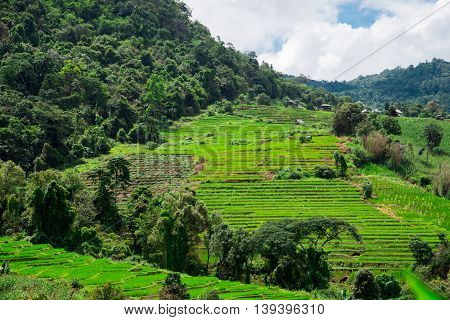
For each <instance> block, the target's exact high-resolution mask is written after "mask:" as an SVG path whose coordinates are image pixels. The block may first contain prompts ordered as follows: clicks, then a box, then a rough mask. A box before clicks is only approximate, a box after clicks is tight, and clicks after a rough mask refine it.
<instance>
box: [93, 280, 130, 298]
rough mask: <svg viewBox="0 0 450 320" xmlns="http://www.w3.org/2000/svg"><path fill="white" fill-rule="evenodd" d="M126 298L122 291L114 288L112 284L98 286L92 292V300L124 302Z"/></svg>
mask: <svg viewBox="0 0 450 320" xmlns="http://www.w3.org/2000/svg"><path fill="white" fill-rule="evenodd" d="M124 298H125V296H124V294H123V293H122V290H120V289H119V288H117V287H113V286H112V285H111V284H110V283H106V284H104V285H102V286H98V287H96V288H95V289H94V291H92V293H91V299H92V300H123V299H124Z"/></svg>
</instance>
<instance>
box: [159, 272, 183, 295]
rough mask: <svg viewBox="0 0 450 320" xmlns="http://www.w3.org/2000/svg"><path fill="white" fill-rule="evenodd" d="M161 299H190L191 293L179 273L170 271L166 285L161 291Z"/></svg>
mask: <svg viewBox="0 0 450 320" xmlns="http://www.w3.org/2000/svg"><path fill="white" fill-rule="evenodd" d="M159 298H160V299H161V300H189V299H190V295H189V293H188V292H187V287H186V285H185V284H184V283H183V282H181V277H180V274H179V273H170V274H168V275H167V278H166V280H165V281H164V285H163V286H162V288H161V290H160V291H159Z"/></svg>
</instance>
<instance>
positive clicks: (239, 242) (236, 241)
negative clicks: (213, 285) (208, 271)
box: [211, 223, 253, 281]
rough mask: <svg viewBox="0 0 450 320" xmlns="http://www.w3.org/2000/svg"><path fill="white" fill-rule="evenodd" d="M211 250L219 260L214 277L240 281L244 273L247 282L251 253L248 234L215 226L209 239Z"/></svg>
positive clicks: (222, 225) (224, 225) (227, 227)
mask: <svg viewBox="0 0 450 320" xmlns="http://www.w3.org/2000/svg"><path fill="white" fill-rule="evenodd" d="M211 248H212V252H213V254H214V255H216V256H217V257H218V258H219V261H218V263H217V270H216V276H217V277H218V278H219V279H223V280H242V276H243V275H244V273H246V274H247V280H248V281H249V279H248V278H249V266H248V263H249V259H250V257H251V256H252V253H253V247H252V243H251V241H250V235H249V234H248V232H246V231H245V230H242V229H238V230H233V229H230V227H229V226H228V225H226V224H223V223H222V224H221V225H219V226H217V227H216V228H215V230H214V234H213V236H212V239H211Z"/></svg>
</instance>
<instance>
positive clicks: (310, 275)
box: [252, 218, 361, 290]
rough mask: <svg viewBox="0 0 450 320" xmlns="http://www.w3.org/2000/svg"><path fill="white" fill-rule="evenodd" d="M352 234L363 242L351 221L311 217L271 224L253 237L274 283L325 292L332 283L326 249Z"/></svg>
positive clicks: (293, 288)
mask: <svg viewBox="0 0 450 320" xmlns="http://www.w3.org/2000/svg"><path fill="white" fill-rule="evenodd" d="M343 234H348V235H349V236H350V237H351V238H352V239H355V240H356V241H358V242H359V241H361V237H360V235H359V234H358V232H357V231H356V229H355V228H354V227H353V226H351V225H350V224H348V223H347V222H344V221H341V220H336V219H328V218H311V219H308V220H303V221H302V220H288V219H286V220H278V221H272V222H267V223H265V224H264V225H263V226H261V227H260V228H259V229H258V230H256V232H255V233H254V235H253V239H252V241H253V243H254V244H253V246H254V248H255V251H256V252H257V253H259V254H260V255H261V257H262V258H263V259H264V260H265V262H266V265H265V267H264V272H265V273H266V274H267V275H268V276H269V279H270V281H271V282H272V283H274V284H276V285H279V286H281V287H282V288H286V289H289V290H299V289H307V290H314V289H323V288H326V287H327V286H328V282H329V280H330V267H329V264H328V261H327V253H326V252H325V250H324V249H325V247H326V246H327V245H331V244H332V243H333V242H334V243H335V244H337V243H339V242H340V240H341V236H342V235H343Z"/></svg>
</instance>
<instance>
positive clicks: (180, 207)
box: [160, 189, 208, 272]
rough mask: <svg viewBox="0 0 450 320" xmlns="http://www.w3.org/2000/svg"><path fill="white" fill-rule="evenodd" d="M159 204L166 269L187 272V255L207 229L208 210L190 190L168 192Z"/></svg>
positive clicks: (191, 251)
mask: <svg viewBox="0 0 450 320" xmlns="http://www.w3.org/2000/svg"><path fill="white" fill-rule="evenodd" d="M160 207H161V217H162V226H163V235H164V243H165V253H166V263H167V268H168V269H169V270H173V271H177V272H181V271H184V269H185V267H186V263H187V257H188V254H189V253H193V250H194V248H195V247H196V245H198V243H199V242H200V240H201V238H200V234H201V233H203V232H204V231H205V230H206V221H207V217H208V210H207V209H206V207H205V205H204V204H203V203H201V202H199V201H198V200H197V198H196V197H195V193H194V192H193V191H192V190H189V189H180V190H179V191H177V192H169V193H166V194H165V195H164V196H163V198H162V200H161V205H160Z"/></svg>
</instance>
